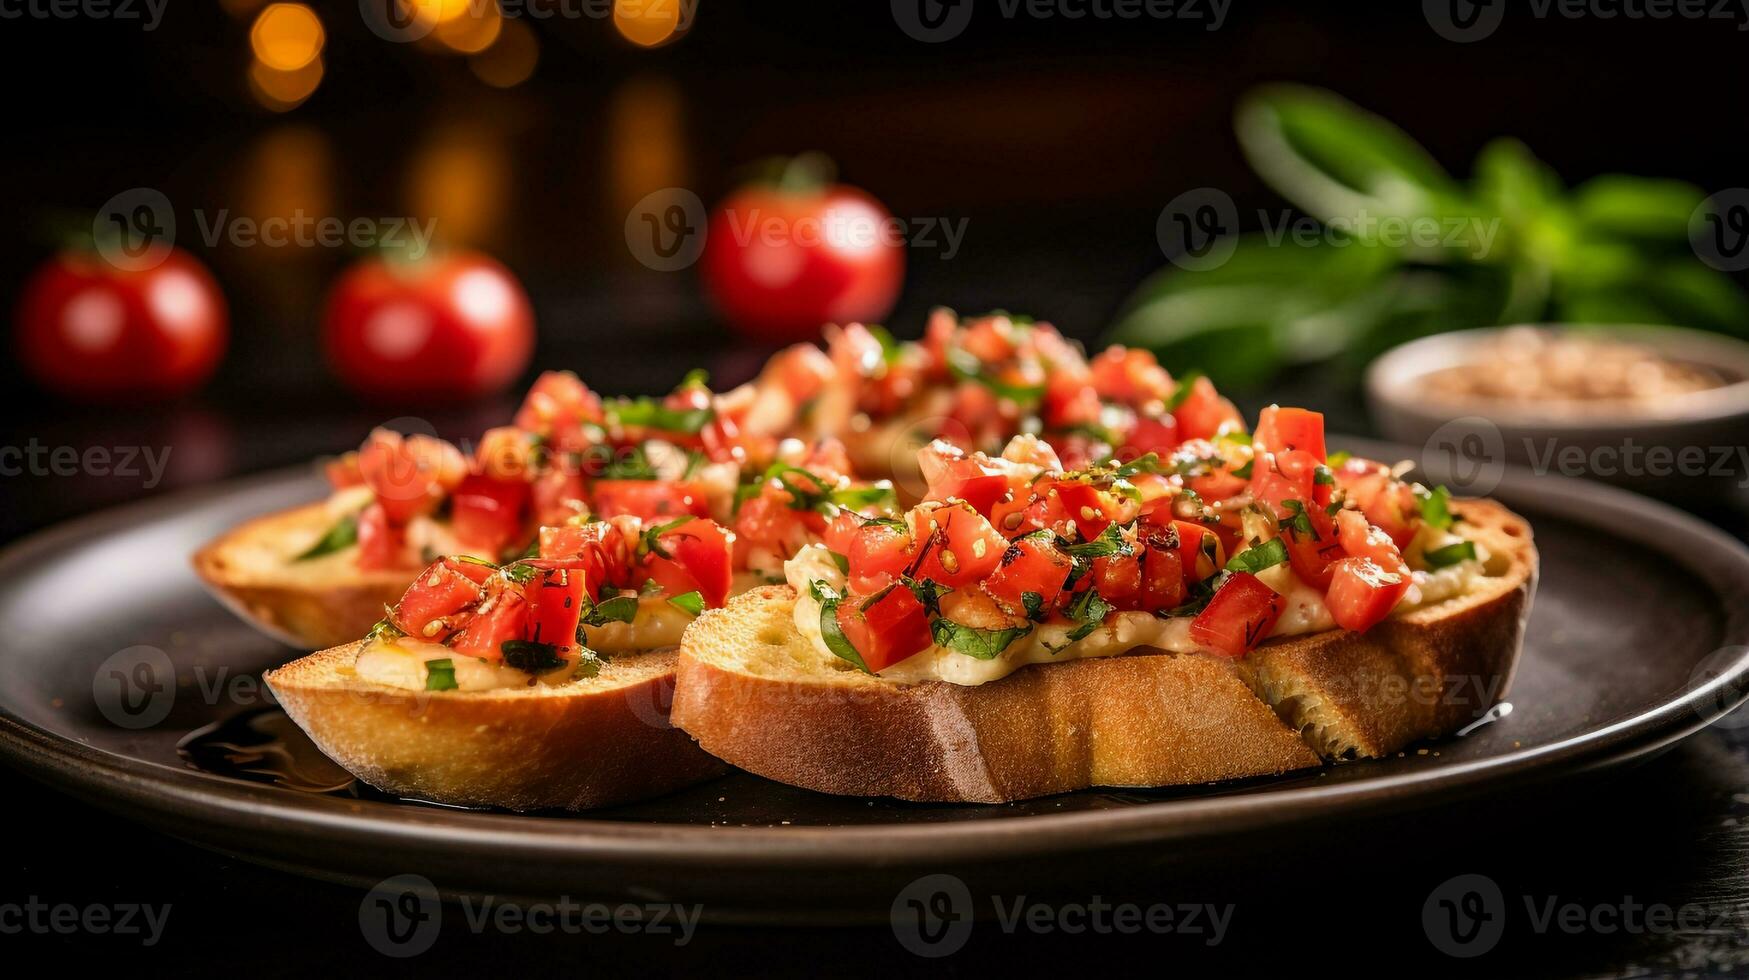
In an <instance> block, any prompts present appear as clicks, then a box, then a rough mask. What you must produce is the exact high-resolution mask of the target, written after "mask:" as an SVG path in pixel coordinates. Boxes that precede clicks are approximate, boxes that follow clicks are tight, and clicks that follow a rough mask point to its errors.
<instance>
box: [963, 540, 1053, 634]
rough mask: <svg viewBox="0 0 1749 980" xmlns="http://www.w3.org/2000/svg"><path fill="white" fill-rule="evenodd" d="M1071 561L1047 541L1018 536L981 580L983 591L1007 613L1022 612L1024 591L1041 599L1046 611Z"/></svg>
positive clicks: (1011, 614) (1049, 608) (1023, 610)
mask: <svg viewBox="0 0 1749 980" xmlns="http://www.w3.org/2000/svg"><path fill="white" fill-rule="evenodd" d="M1073 568H1074V563H1073V562H1071V561H1070V560H1069V556H1068V555H1065V554H1063V553H1062V552H1061V551H1059V550H1058V549H1057V547H1056V545H1055V544H1054V543H1053V542H1052V541H1050V540H1040V539H1038V538H1021V539H1020V540H1019V541H1015V542H1014V543H1012V544H1010V545H1009V546H1008V548H1007V550H1006V551H1004V552H1003V555H1002V561H1001V562H1000V563H999V564H998V565H997V568H996V571H995V572H993V573H991V575H990V577H989V578H987V579H985V580H984V591H985V592H986V593H988V594H989V596H990V598H992V599H994V600H995V601H996V604H997V605H999V606H1001V607H1002V611H1003V612H1005V613H1007V614H1009V615H1010V616H1025V615H1026V597H1025V594H1026V593H1028V592H1032V593H1035V594H1037V595H1038V596H1039V598H1040V599H1041V600H1042V603H1043V605H1042V607H1041V608H1042V609H1043V610H1044V611H1049V610H1051V609H1052V608H1054V607H1055V606H1056V605H1057V604H1058V601H1059V598H1060V594H1061V593H1062V591H1063V583H1064V582H1065V581H1067V580H1068V578H1069V572H1070V571H1071V570H1072V569H1073Z"/></svg>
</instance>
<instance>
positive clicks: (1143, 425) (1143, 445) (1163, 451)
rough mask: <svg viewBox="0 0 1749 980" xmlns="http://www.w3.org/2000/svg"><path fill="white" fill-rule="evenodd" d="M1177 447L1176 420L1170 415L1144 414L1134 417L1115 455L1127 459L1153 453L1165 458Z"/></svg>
mask: <svg viewBox="0 0 1749 980" xmlns="http://www.w3.org/2000/svg"><path fill="white" fill-rule="evenodd" d="M1177 448H1178V420H1177V419H1175V418H1173V417H1172V416H1170V415H1157V416H1148V415H1144V416H1142V417H1140V418H1138V419H1136V424H1135V425H1134V426H1133V427H1132V428H1131V429H1130V431H1129V434H1128V435H1127V436H1126V437H1125V438H1124V444H1123V445H1122V446H1121V447H1119V448H1118V451H1117V455H1118V456H1119V458H1121V459H1126V460H1129V459H1137V458H1140V457H1142V456H1146V455H1148V454H1149V453H1155V454H1158V455H1159V457H1160V458H1161V459H1165V458H1166V457H1167V456H1170V455H1172V451H1173V450H1174V449H1177Z"/></svg>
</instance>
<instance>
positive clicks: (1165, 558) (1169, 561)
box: [1140, 528, 1194, 611]
mask: <svg viewBox="0 0 1749 980" xmlns="http://www.w3.org/2000/svg"><path fill="white" fill-rule="evenodd" d="M1144 543H1145V544H1146V549H1145V550H1144V551H1143V552H1142V554H1141V573H1142V595H1141V604H1140V608H1142V609H1147V610H1151V611H1160V610H1170V609H1176V608H1178V607H1179V606H1180V605H1183V603H1184V598H1185V594H1186V589H1185V579H1186V576H1185V573H1184V557H1183V554H1182V549H1183V540H1182V539H1181V538H1178V537H1176V536H1174V535H1173V534H1172V533H1171V532H1168V531H1166V530H1165V529H1162V528H1150V529H1149V531H1148V532H1147V535H1146V536H1145V538H1144ZM1193 561H1194V559H1193Z"/></svg>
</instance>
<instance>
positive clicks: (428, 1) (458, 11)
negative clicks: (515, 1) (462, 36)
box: [402, 0, 497, 24]
mask: <svg viewBox="0 0 1749 980" xmlns="http://www.w3.org/2000/svg"><path fill="white" fill-rule="evenodd" d="M402 2H403V5H404V7H405V9H406V10H407V11H409V12H410V13H411V14H412V15H413V16H414V17H415V18H417V19H419V20H422V21H424V22H425V23H427V24H445V23H448V22H450V21H452V20H456V19H458V18H461V17H463V16H465V15H466V14H467V13H468V11H469V9H470V8H471V7H476V6H485V5H491V6H492V8H493V10H494V11H496V10H497V3H496V0H402Z"/></svg>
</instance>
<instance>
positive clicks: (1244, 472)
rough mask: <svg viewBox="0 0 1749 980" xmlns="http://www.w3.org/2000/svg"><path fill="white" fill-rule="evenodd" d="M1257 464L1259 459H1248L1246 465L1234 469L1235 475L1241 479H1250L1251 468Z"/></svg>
mask: <svg viewBox="0 0 1749 980" xmlns="http://www.w3.org/2000/svg"><path fill="white" fill-rule="evenodd" d="M1256 465H1257V460H1255V459H1248V460H1246V461H1245V465H1244V466H1241V467H1239V468H1238V469H1236V470H1234V471H1233V475H1234V476H1236V477H1238V478H1239V479H1241V480H1249V479H1251V470H1252V468H1253V467H1254V466H1256Z"/></svg>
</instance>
